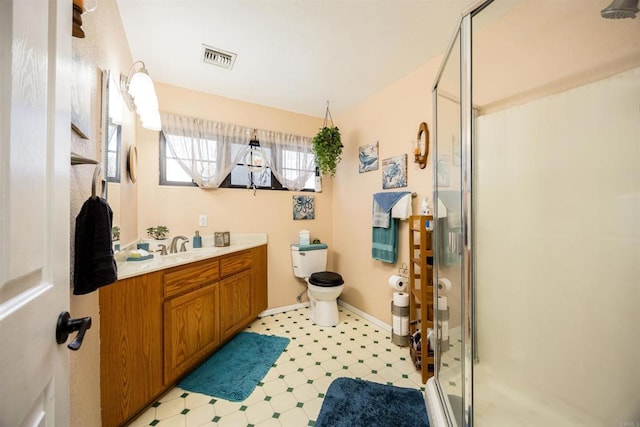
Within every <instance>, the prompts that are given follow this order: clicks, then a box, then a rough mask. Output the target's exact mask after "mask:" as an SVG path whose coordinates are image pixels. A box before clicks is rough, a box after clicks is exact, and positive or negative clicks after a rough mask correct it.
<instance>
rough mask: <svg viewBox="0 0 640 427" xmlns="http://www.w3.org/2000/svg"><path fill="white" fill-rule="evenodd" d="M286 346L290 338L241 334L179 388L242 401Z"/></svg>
mask: <svg viewBox="0 0 640 427" xmlns="http://www.w3.org/2000/svg"><path fill="white" fill-rule="evenodd" d="M287 344H289V338H283V337H276V336H271V335H261V334H256V333H253V332H241V333H239V334H238V335H236V336H235V337H234V338H233V339H232V340H231V341H229V342H228V343H227V344H225V345H224V347H222V348H221V349H220V350H218V351H217V352H216V353H215V354H214V355H213V356H211V357H210V358H209V359H208V360H207V361H206V362H204V363H203V364H202V365H200V366H199V367H198V368H196V370H195V371H193V372H192V373H190V374H189V375H188V376H187V377H185V378H184V379H183V380H182V381H180V383H179V384H178V386H179V387H180V388H183V389H184V390H187V391H192V392H196V393H202V394H206V395H208V396H214V397H219V398H221V399H226V400H230V401H232V402H242V401H243V400H245V399H246V398H247V397H249V395H250V394H251V392H252V391H253V389H254V388H256V385H258V382H260V380H262V378H264V376H265V375H266V373H267V371H269V368H271V366H272V365H273V364H274V363H275V361H276V360H277V359H278V357H280V354H282V352H283V350H284V349H285V348H286V347H287Z"/></svg>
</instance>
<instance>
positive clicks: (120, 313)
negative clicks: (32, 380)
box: [99, 245, 267, 427]
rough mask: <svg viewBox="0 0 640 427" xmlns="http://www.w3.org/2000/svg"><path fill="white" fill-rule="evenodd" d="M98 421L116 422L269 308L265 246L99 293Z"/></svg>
mask: <svg viewBox="0 0 640 427" xmlns="http://www.w3.org/2000/svg"><path fill="white" fill-rule="evenodd" d="M99 293H100V323H101V330H100V340H101V342H100V349H101V357H100V378H101V393H102V396H101V400H102V425H103V426H104V427H109V426H118V425H122V424H123V423H125V422H126V421H128V420H130V419H131V418H133V417H134V416H135V415H137V414H138V413H139V412H141V411H142V410H143V409H145V407H146V406H147V405H149V404H151V403H153V402H154V401H155V400H156V399H157V398H158V397H159V396H160V395H161V394H162V393H164V392H165V391H167V390H168V389H169V388H170V387H172V386H173V385H174V384H175V383H177V382H178V381H179V380H180V379H181V378H182V377H184V376H185V375H186V374H188V373H189V372H190V371H192V370H193V369H195V368H196V367H197V366H198V365H199V364H200V363H202V362H203V361H205V360H206V359H207V358H208V357H209V356H210V355H211V354H212V353H213V352H214V351H215V350H216V349H217V348H219V347H220V346H221V345H222V344H223V343H224V342H225V341H227V340H229V339H230V338H231V337H232V336H233V335H235V334H236V333H238V332H240V331H242V330H243V329H244V328H245V327H246V326H247V325H248V324H249V323H251V322H252V321H253V320H254V319H255V318H256V317H257V316H258V314H259V313H260V312H262V311H264V310H265V309H266V308H267V247H266V245H265V246H259V247H256V248H252V249H247V250H244V251H239V252H235V253H231V254H228V255H223V256H220V257H217V258H210V259H207V260H202V261H197V262H193V263H190V264H185V265H181V266H177V267H172V268H169V269H167V270H163V271H158V272H153V273H149V274H145V275H141V276H136V277H132V278H129V279H123V280H119V281H118V282H116V283H115V284H113V285H110V286H106V287H104V288H101V289H100V291H99Z"/></svg>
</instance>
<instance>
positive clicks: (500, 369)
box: [425, 0, 640, 427]
mask: <svg viewBox="0 0 640 427" xmlns="http://www.w3.org/2000/svg"><path fill="white" fill-rule="evenodd" d="M609 3H610V0H563V1H557V0H493V1H491V0H484V1H479V2H476V3H474V4H473V5H472V6H470V8H469V9H468V10H467V11H466V12H465V13H464V14H463V15H462V17H461V19H460V21H459V25H458V26H457V28H456V31H455V34H454V37H453V39H452V41H451V43H450V45H449V48H448V50H447V52H446V53H445V55H444V57H443V62H442V65H441V68H440V70H439V72H438V75H437V78H436V82H435V85H434V89H433V98H434V115H435V118H434V125H435V126H434V127H435V144H434V145H435V149H434V150H433V151H434V160H433V162H434V183H435V186H434V192H435V194H434V196H435V199H436V200H437V203H435V205H436V206H434V207H435V215H436V217H437V221H436V259H435V268H434V274H435V276H436V277H435V280H436V283H438V284H439V286H438V289H437V290H436V298H437V305H438V310H437V311H436V321H437V323H438V325H439V328H438V330H439V338H440V339H439V340H438V344H437V345H436V352H435V353H436V374H435V376H434V378H432V379H430V380H429V382H428V383H427V387H426V392H425V394H426V401H427V407H428V411H429V417H430V420H431V425H432V426H434V427H439V426H480V427H484V426H487V427H494V426H516V425H517V426H563V427H565V426H580V427H585V426H612V427H614V426H615V427H637V426H640V338H639V337H640V22H639V21H640V20H638V19H606V18H610V17H613V18H633V16H634V15H633V13H632V12H633V10H634V9H637V1H635V2H634V1H631V2H629V1H628V0H627V1H624V2H621V1H614V3H613V4H612V5H611V6H609V7H608V6H607V5H608V4H609ZM616 3H617V7H624V8H625V12H624V13H625V14H626V16H625V15H624V14H623V13H622V12H616V11H615V10H614V11H612V10H611V8H612V7H616ZM623 3H624V4H623ZM634 3H635V4H634ZM601 11H602V13H601ZM629 11H631V12H629Z"/></svg>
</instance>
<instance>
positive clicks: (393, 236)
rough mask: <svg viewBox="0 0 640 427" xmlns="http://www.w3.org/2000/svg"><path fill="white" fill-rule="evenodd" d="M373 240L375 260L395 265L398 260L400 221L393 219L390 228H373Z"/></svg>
mask: <svg viewBox="0 0 640 427" xmlns="http://www.w3.org/2000/svg"><path fill="white" fill-rule="evenodd" d="M371 239H372V242H371V243H372V244H371V256H372V257H373V259H378V260H380V261H383V262H388V263H390V264H395V263H396V261H397V260H398V220H397V219H396V218H391V219H390V221H389V228H381V227H373V228H372V233H371Z"/></svg>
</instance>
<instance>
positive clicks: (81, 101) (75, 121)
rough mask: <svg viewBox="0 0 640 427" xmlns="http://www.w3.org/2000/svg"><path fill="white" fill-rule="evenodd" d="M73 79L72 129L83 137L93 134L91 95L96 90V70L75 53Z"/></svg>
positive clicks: (86, 137) (87, 137)
mask: <svg viewBox="0 0 640 427" xmlns="http://www.w3.org/2000/svg"><path fill="white" fill-rule="evenodd" d="M71 66H72V75H73V79H72V81H71V129H72V130H73V131H74V132H75V133H77V134H78V135H79V136H80V137H81V138H84V139H89V138H90V136H91V95H92V94H93V93H94V91H95V89H94V88H95V86H96V81H97V80H96V71H95V69H94V68H93V67H91V66H90V65H89V64H87V63H86V62H84V61H83V60H82V59H81V58H80V57H79V56H78V54H74V55H73V62H72V65H71Z"/></svg>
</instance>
